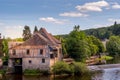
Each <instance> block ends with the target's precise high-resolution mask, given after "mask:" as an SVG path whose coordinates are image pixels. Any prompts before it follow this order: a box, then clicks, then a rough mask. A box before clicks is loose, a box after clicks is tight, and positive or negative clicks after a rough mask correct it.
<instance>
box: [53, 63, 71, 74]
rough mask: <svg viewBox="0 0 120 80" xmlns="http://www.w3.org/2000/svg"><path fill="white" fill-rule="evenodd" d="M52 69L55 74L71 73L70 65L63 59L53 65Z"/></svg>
mask: <svg viewBox="0 0 120 80" xmlns="http://www.w3.org/2000/svg"><path fill="white" fill-rule="evenodd" d="M52 71H53V73H54V74H71V69H70V67H69V65H68V64H67V63H65V62H63V61H59V62H57V63H55V65H54V66H53V67H52Z"/></svg>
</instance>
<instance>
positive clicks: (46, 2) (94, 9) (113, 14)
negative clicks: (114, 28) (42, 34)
mask: <svg viewBox="0 0 120 80" xmlns="http://www.w3.org/2000/svg"><path fill="white" fill-rule="evenodd" d="M115 21H117V22H118V23H120V0H0V32H1V33H2V36H5V37H11V38H16V37H22V30H23V28H24V26H25V25H28V26H30V28H31V31H33V29H34V26H35V25H36V26H38V28H40V27H44V28H46V29H47V31H48V32H50V33H52V34H54V35H56V34H68V33H69V32H70V31H71V30H72V29H73V27H74V25H80V28H81V29H82V30H84V29H89V28H98V27H104V26H109V25H112V24H113V23H114V22H115Z"/></svg>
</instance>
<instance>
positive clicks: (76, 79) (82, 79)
mask: <svg viewBox="0 0 120 80" xmlns="http://www.w3.org/2000/svg"><path fill="white" fill-rule="evenodd" d="M53 80H54V79H53ZM55 80H91V76H90V75H82V76H66V77H58V78H55Z"/></svg>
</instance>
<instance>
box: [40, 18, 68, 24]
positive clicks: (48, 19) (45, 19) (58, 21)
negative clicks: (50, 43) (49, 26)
mask: <svg viewBox="0 0 120 80" xmlns="http://www.w3.org/2000/svg"><path fill="white" fill-rule="evenodd" d="M39 20H41V21H45V22H51V23H55V24H64V23H65V22H66V20H58V19H55V18H53V17H46V18H44V17H43V18H40V19H39Z"/></svg>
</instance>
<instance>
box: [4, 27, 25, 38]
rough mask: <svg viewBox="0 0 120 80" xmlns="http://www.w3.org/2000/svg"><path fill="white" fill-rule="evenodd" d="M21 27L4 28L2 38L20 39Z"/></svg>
mask: <svg viewBox="0 0 120 80" xmlns="http://www.w3.org/2000/svg"><path fill="white" fill-rule="evenodd" d="M22 31H23V26H19V25H18V26H5V29H4V36H5V37H10V38H18V37H22Z"/></svg>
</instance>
